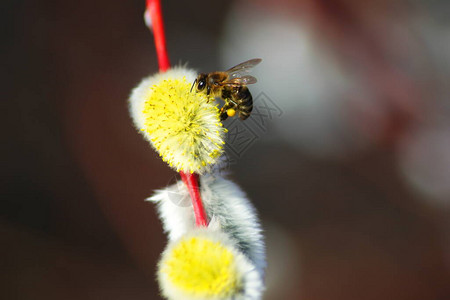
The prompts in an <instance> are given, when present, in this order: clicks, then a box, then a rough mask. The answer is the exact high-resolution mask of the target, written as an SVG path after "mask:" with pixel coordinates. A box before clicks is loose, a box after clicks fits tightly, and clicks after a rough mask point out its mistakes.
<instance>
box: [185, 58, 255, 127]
mask: <svg viewBox="0 0 450 300" xmlns="http://www.w3.org/2000/svg"><path fill="white" fill-rule="evenodd" d="M260 62H261V59H260V58H254V59H250V60H247V61H244V62H243V63H240V64H238V65H237V66H234V67H232V68H230V69H228V70H226V71H222V72H220V71H217V72H211V73H200V74H199V75H198V76H197V78H196V79H195V81H194V83H193V84H192V88H193V87H194V86H195V87H196V89H197V92H204V91H206V94H207V95H212V96H214V97H220V98H222V100H223V101H225V104H224V105H223V106H222V108H221V109H220V111H219V115H220V120H221V121H224V120H226V119H227V118H228V117H232V116H234V115H235V114H236V112H238V114H239V118H241V120H245V119H247V118H248V117H249V116H250V113H251V111H252V109H253V98H252V94H250V91H249V90H248V88H247V85H248V84H252V83H256V78H255V77H253V76H250V75H246V74H247V73H248V72H250V70H251V69H252V68H253V67H254V66H256V65H257V64H259V63H260ZM192 88H191V91H192Z"/></svg>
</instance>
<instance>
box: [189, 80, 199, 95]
mask: <svg viewBox="0 0 450 300" xmlns="http://www.w3.org/2000/svg"><path fill="white" fill-rule="evenodd" d="M196 82H197V78H195V80H194V83H192V86H191V91H190V93H192V89H193V88H194V85H195V83H196Z"/></svg>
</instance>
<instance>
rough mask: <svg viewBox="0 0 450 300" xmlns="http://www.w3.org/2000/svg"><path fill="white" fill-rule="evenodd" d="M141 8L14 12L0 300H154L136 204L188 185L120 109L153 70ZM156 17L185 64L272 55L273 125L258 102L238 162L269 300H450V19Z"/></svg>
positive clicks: (222, 64)
mask: <svg viewBox="0 0 450 300" xmlns="http://www.w3.org/2000/svg"><path fill="white" fill-rule="evenodd" d="M144 2H145V1H143V0H142V1H137V0H135V1H104V0H99V1H85V0H80V1H48V0H41V1H20V0H17V1H11V0H8V1H4V3H3V4H4V9H3V10H2V21H3V22H4V25H3V28H4V29H3V32H4V34H3V39H2V40H3V43H2V49H3V53H4V55H3V57H4V59H3V61H4V65H3V68H2V71H3V72H2V73H3V80H2V83H3V88H2V95H3V100H2V112H3V114H2V126H1V130H2V136H3V143H2V148H1V157H2V166H1V170H2V181H1V191H2V200H1V202H0V203H1V219H0V231H1V235H0V241H1V247H0V249H1V250H0V264H1V271H2V272H1V276H2V277H1V278H0V282H1V285H2V287H1V289H0V298H2V299H47V300H50V299H111V300H112V299H127V300H130V299H160V297H159V296H158V287H157V285H156V283H155V279H154V272H155V265H156V263H157V260H158V257H159V253H160V252H161V251H162V250H163V248H164V245H165V241H166V239H165V237H164V235H163V233H162V228H161V225H160V222H159V220H158V219H157V216H156V214H155V210H154V207H153V206H152V205H151V204H150V203H146V202H144V199H145V198H146V197H148V196H149V195H151V193H152V191H153V190H154V189H157V188H161V187H164V186H166V185H167V184H168V183H169V182H171V181H172V180H173V177H174V176H175V175H176V174H175V173H174V172H173V171H171V170H170V169H169V168H168V167H167V166H166V165H165V164H164V163H163V162H162V161H161V160H160V159H159V157H158V156H157V155H156V154H155V152H154V151H153V150H152V149H151V148H150V147H149V146H148V144H147V143H146V142H145V141H144V140H143V139H142V138H141V137H140V136H139V134H138V133H137V131H136V130H135V129H134V128H133V127H132V124H131V120H130V119H129V116H128V112H127V97H128V94H129V92H130V90H131V89H132V87H133V86H134V85H136V84H137V83H138V82H139V81H140V79H141V78H142V77H144V76H147V75H148V74H151V73H154V72H157V65H156V59H155V51H154V48H153V37H152V35H151V34H150V32H149V31H148V29H147V28H146V27H145V25H144V22H143V12H144ZM163 10H164V16H165V21H166V29H167V38H168V47H169V52H170V57H171V59H172V62H173V63H178V62H189V65H190V66H193V67H195V68H197V69H200V70H203V71H212V70H216V69H226V68H228V67H231V66H232V65H234V64H237V63H239V62H241V61H243V60H245V59H249V58H252V57H262V58H263V63H262V64H261V66H258V67H257V68H258V69H257V70H255V72H257V73H256V74H257V77H258V79H259V80H260V83H259V84H257V85H255V87H254V88H253V87H252V92H253V94H254V96H255V98H256V95H261V94H260V93H261V92H264V93H265V95H267V97H268V101H266V102H267V103H269V104H272V105H273V104H274V105H275V106H276V109H278V111H277V114H274V115H269V114H268V111H266V113H264V111H263V110H264V107H262V106H261V105H262V102H255V107H256V108H257V110H256V114H255V116H254V117H253V120H250V121H249V122H248V123H245V125H246V127H245V128H246V129H247V130H248V132H250V133H251V134H250V137H249V138H251V143H248V144H245V145H244V146H245V147H241V148H239V147H240V146H242V144H239V145H235V146H236V147H235V148H234V149H235V150H236V149H237V148H239V149H238V151H237V152H233V151H231V153H230V155H229V156H230V157H231V158H232V161H233V163H232V164H231V166H230V168H231V171H232V174H233V175H232V177H233V179H234V180H235V181H236V182H238V183H239V184H240V185H241V186H242V188H243V189H244V190H245V191H246V192H247V193H248V195H249V197H250V198H251V199H252V200H253V201H254V203H255V206H256V207H257V209H258V211H259V213H260V217H261V219H262V223H263V226H264V228H265V230H266V232H267V243H268V244H267V247H268V254H269V268H268V270H267V273H268V275H267V284H268V291H267V294H266V299H308V300H338V299H339V300H340V299H342V300H344V299H345V300H351V299H355V300H356V299H358V300H363V299H398V300H402V299H405V300H406V299H413V300H415V299H417V300H418V299H424V300H425V299H426V300H434V299H436V300H444V299H450V289H449V287H450V284H449V283H450V276H449V267H450V253H449V251H450V238H449V237H450V227H449V225H450V222H449V221H448V220H449V216H450V210H449V203H450V181H449V180H450V135H449V128H450V126H449V124H450V109H449V108H450V107H449V104H448V103H449V102H448V100H449V99H448V98H449V95H450V93H449V87H448V82H447V81H448V78H449V75H450V64H449V61H450V49H449V46H448V45H449V44H450V39H449V36H450V27H449V19H448V16H449V12H450V11H449V4H448V2H447V1H444V0H441V1H439V0H435V1H425V0H423V1H407V0H395V1H384V0H381V1H369V2H364V1H363V2H361V1H353V0H338V1H324V0H300V1H294V0H282V1H272V0H264V1H256V0H255V1H231V2H219V1H217V2H213V1H206V0H192V1H175V0H169V1H163ZM258 112H259V116H260V117H259V119H258V118H257V117H256V116H257V114H258ZM261 116H262V118H261ZM258 120H259V121H258ZM261 122H262V123H261ZM238 124H239V123H238ZM242 125H243V124H239V125H236V126H241V127H242ZM227 126H234V125H233V124H232V120H228V121H227ZM245 128H244V129H245ZM246 140H247V141H248V140H249V139H245V138H244V142H245V141H246ZM232 146H233V145H232ZM229 150H230V149H229ZM231 150H232V149H231Z"/></svg>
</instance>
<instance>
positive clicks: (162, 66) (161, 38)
mask: <svg viewBox="0 0 450 300" xmlns="http://www.w3.org/2000/svg"><path fill="white" fill-rule="evenodd" d="M147 12H148V13H149V14H150V19H151V26H152V28H150V30H153V36H154V38H155V47H156V54H157V55H158V64H159V71H161V72H165V71H166V70H167V69H169V68H170V61H169V55H168V53H167V47H166V34H165V33H164V22H163V16H162V12H161V1H160V0H147Z"/></svg>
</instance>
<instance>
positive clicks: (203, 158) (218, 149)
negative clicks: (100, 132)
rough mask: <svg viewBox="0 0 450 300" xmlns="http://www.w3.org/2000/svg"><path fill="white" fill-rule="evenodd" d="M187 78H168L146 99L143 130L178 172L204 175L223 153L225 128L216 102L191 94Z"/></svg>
mask: <svg viewBox="0 0 450 300" xmlns="http://www.w3.org/2000/svg"><path fill="white" fill-rule="evenodd" d="M191 86H192V83H191V82H188V81H187V80H186V78H185V77H182V78H173V79H165V80H162V81H160V82H159V83H157V84H155V85H153V86H152V87H151V88H150V89H149V91H148V93H147V96H146V99H145V103H144V109H143V114H144V116H145V121H144V128H142V130H143V131H144V132H145V133H147V134H148V136H150V140H151V142H152V144H153V146H154V147H155V149H156V150H157V151H158V152H159V154H160V155H161V156H162V159H163V160H164V161H166V162H167V163H168V164H169V165H170V166H172V167H173V168H174V169H175V170H176V171H186V172H191V173H192V172H197V173H200V174H201V173H203V172H204V171H207V170H208V168H210V167H211V165H213V164H215V163H216V162H217V161H218V158H219V157H220V155H221V154H222V153H223V144H224V135H225V128H223V126H222V124H221V122H220V119H219V115H218V109H217V107H216V106H215V105H214V99H212V98H211V97H207V96H206V95H205V94H204V93H197V92H195V91H192V92H191Z"/></svg>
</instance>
